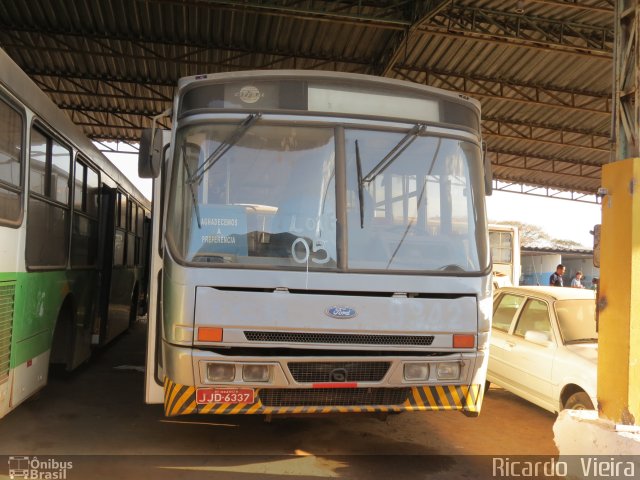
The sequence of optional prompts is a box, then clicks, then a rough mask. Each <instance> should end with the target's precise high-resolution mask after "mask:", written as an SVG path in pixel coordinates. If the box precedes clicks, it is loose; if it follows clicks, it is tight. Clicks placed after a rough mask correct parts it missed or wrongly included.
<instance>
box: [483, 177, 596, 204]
mask: <svg viewBox="0 0 640 480" xmlns="http://www.w3.org/2000/svg"><path fill="white" fill-rule="evenodd" d="M493 190H494V191H498V192H509V193H519V194H523V195H532V196H534V197H545V198H556V199H560V200H572V201H576V202H585V203H596V204H597V203H600V202H599V201H598V197H596V196H595V194H593V193H591V192H589V193H587V192H578V191H575V190H566V191H565V190H563V191H555V192H552V191H551V190H552V189H550V188H549V187H548V186H545V185H525V184H523V183H511V182H503V181H501V180H494V181H493Z"/></svg>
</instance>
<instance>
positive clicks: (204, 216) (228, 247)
mask: <svg viewBox="0 0 640 480" xmlns="http://www.w3.org/2000/svg"><path fill="white" fill-rule="evenodd" d="M216 253H226V254H232V255H242V256H246V255H247V215H246V212H245V209H244V207H236V206H226V205H201V206H200V226H198V219H197V218H196V217H195V214H194V218H193V221H192V225H191V241H190V243H189V257H190V258H193V257H194V256H197V255H207V254H216Z"/></svg>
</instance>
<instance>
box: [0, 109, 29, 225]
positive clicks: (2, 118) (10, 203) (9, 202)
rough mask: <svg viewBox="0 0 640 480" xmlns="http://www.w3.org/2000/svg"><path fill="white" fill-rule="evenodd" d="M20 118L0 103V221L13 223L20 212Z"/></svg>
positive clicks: (21, 125)
mask: <svg viewBox="0 0 640 480" xmlns="http://www.w3.org/2000/svg"><path fill="white" fill-rule="evenodd" d="M22 129H23V120H22V116H21V115H20V114H19V113H18V112H16V111H15V110H13V109H12V108H11V107H10V106H9V105H7V104H6V103H4V102H2V101H0V221H1V220H7V221H10V222H15V221H17V220H18V219H19V218H20V212H21V210H22V209H21V207H20V206H21V203H22V202H21V201H20V199H21V195H20V193H21V186H22V181H21V178H22Z"/></svg>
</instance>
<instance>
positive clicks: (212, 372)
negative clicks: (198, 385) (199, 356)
mask: <svg viewBox="0 0 640 480" xmlns="http://www.w3.org/2000/svg"><path fill="white" fill-rule="evenodd" d="M235 378H236V366H235V365H234V364H232V363H209V364H208V365H207V379H208V380H209V381H210V382H233V381H234V380H235Z"/></svg>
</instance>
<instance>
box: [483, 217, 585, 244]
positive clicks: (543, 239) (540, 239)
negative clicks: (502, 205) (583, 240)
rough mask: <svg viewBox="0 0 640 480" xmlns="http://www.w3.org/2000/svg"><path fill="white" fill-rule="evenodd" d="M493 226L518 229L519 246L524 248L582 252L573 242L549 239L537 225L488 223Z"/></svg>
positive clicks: (506, 222) (510, 222)
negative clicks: (506, 226) (508, 226)
mask: <svg viewBox="0 0 640 480" xmlns="http://www.w3.org/2000/svg"><path fill="white" fill-rule="evenodd" d="M490 223H493V224H495V225H510V226H513V227H518V230H519V231H520V246H521V247H525V248H551V249H559V250H567V249H568V250H571V249H574V250H584V246H582V245H581V244H580V243H578V242H575V241H573V240H563V239H558V238H553V237H551V236H550V235H549V234H548V233H547V232H545V231H544V230H543V229H542V227H539V226H538V225H531V224H530V223H523V222H517V221H511V220H509V221H504V222H490Z"/></svg>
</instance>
